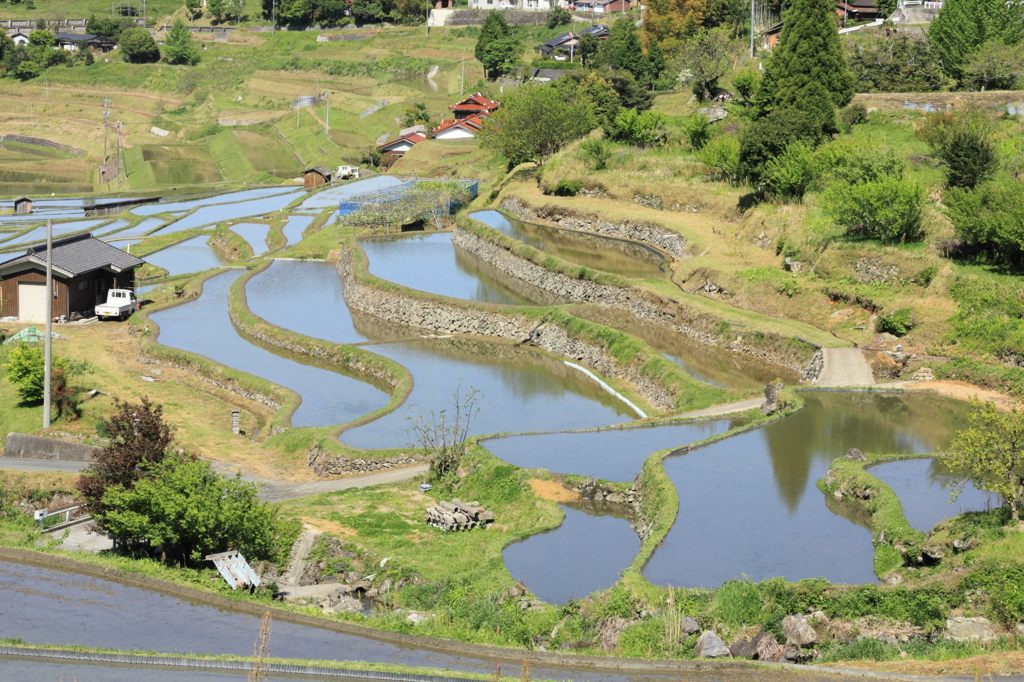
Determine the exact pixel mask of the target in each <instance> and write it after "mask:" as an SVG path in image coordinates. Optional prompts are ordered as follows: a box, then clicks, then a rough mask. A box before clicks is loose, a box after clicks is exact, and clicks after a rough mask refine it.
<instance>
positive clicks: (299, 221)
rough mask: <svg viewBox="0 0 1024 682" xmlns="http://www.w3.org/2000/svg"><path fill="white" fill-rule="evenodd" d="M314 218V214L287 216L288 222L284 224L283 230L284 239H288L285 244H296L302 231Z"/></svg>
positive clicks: (300, 239) (300, 238)
mask: <svg viewBox="0 0 1024 682" xmlns="http://www.w3.org/2000/svg"><path fill="white" fill-rule="evenodd" d="M315 219H316V216H312V215H292V216H291V217H290V218H288V223H287V224H286V225H285V226H284V230H283V232H284V236H285V239H287V240H288V242H287V244H286V246H291V245H292V244H298V243H299V242H300V241H302V233H303V232H305V230H306V228H307V227H309V225H310V223H312V222H313V220H315Z"/></svg>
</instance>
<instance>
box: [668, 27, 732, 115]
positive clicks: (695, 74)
mask: <svg viewBox="0 0 1024 682" xmlns="http://www.w3.org/2000/svg"><path fill="white" fill-rule="evenodd" d="M734 58H735V50H734V49H733V44H732V41H731V40H730V39H729V34H728V32H727V31H726V30H725V29H723V28H715V29H711V30H710V31H709V30H707V29H704V28H702V29H699V30H698V31H697V32H696V33H695V34H694V35H693V36H692V37H690V38H688V39H687V40H686V41H684V42H683V44H682V48H681V49H680V52H679V58H678V60H677V62H676V73H677V80H678V81H679V82H680V83H681V84H682V85H689V86H690V88H691V89H692V90H693V94H694V95H696V96H697V99H698V100H700V101H702V102H703V101H705V100H708V99H711V98H712V97H714V96H715V95H717V94H718V79H719V78H721V77H722V76H723V75H725V74H726V73H727V72H728V71H729V70H730V69H731V68H732V61H733V59H734Z"/></svg>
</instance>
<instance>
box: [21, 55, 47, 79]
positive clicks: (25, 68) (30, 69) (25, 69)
mask: <svg viewBox="0 0 1024 682" xmlns="http://www.w3.org/2000/svg"><path fill="white" fill-rule="evenodd" d="M42 72H43V67H41V66H39V64H37V63H36V62H33V61H31V60H28V59H26V60H25V61H23V62H21V63H20V64H18V66H17V68H15V69H14V75H15V76H17V77H18V78H20V79H21V80H23V81H27V80H32V79H33V78H39V75H40V74H41V73H42Z"/></svg>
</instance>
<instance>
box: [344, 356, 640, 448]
mask: <svg viewBox="0 0 1024 682" xmlns="http://www.w3.org/2000/svg"><path fill="white" fill-rule="evenodd" d="M367 350H371V351H373V352H374V353H377V354H379V355H383V356H385V357H389V358H391V359H392V360H394V361H396V362H398V363H399V364H401V365H403V366H404V367H406V368H408V370H409V371H410V372H412V375H413V378H414V382H413V389H412V394H411V395H410V396H409V398H408V400H406V403H405V405H406V406H415V407H403V408H399V409H398V410H396V411H395V412H392V413H391V414H389V415H386V416H384V417H381V418H380V419H378V420H376V421H374V422H371V423H369V424H366V425H364V426H360V427H358V428H355V429H353V430H351V431H347V432H345V433H343V434H342V435H341V439H342V441H343V442H345V443H346V444H348V445H351V446H354V447H360V448H391V447H404V446H406V445H408V443H409V439H408V436H407V435H406V433H405V431H406V429H407V428H409V426H408V419H407V417H408V416H411V415H413V414H415V411H416V410H418V411H419V412H420V413H426V412H429V411H431V410H435V411H437V410H444V409H450V408H451V407H452V404H453V398H452V396H453V395H454V393H455V391H456V389H457V388H458V386H459V382H460V381H461V383H462V389H461V391H462V393H463V395H464V394H465V393H466V392H467V391H469V390H470V388H476V389H478V390H479V391H480V392H481V394H482V395H481V397H480V402H479V406H480V413H479V414H478V415H477V416H476V418H475V419H474V420H473V423H472V429H471V431H472V434H484V433H499V432H512V433H515V432H522V431H557V430H565V429H581V428H589V427H595V426H606V425H610V424H619V423H622V422H625V421H630V420H631V419H632V417H633V414H632V410H629V408H627V407H626V406H625V405H624V404H623V403H622V402H621V401H619V400H618V399H617V398H615V397H614V396H612V395H609V394H608V393H606V392H605V391H604V390H602V389H601V388H600V387H599V386H598V385H597V383H596V382H594V381H593V380H592V379H590V378H588V377H586V376H585V375H583V374H582V373H580V372H578V371H576V370H574V369H572V368H569V367H566V366H565V365H564V364H563V363H562V362H561V361H559V360H554V359H552V358H549V357H547V356H543V355H540V354H539V353H536V352H534V351H532V350H530V349H526V348H515V347H512V346H506V345H501V344H484V343H478V344H473V343H462V342H461V340H455V341H448V340H440V339H439V340H433V341H419V342H412V343H388V344H380V345H373V346H368V347H367Z"/></svg>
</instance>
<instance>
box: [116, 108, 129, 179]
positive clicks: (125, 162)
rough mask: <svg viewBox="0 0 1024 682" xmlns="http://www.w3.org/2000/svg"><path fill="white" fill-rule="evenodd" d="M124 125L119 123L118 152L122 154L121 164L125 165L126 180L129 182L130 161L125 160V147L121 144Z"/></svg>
mask: <svg viewBox="0 0 1024 682" xmlns="http://www.w3.org/2000/svg"><path fill="white" fill-rule="evenodd" d="M122 125H123V124H122V123H121V122H120V121H118V122H117V148H118V151H119V152H120V154H121V163H122V164H123V165H124V179H125V180H127V179H128V161H127V159H125V158H124V145H123V144H122V143H121V126H122Z"/></svg>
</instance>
